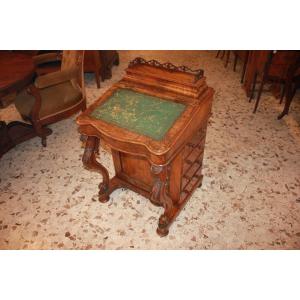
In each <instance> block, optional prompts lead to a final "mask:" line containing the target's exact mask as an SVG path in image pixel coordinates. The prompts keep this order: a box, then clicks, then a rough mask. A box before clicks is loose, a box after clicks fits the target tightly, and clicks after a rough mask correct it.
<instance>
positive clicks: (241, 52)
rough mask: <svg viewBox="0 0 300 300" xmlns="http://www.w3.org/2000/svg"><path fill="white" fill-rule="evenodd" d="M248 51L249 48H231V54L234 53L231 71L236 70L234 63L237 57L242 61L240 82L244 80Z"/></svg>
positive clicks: (235, 63)
mask: <svg viewBox="0 0 300 300" xmlns="http://www.w3.org/2000/svg"><path fill="white" fill-rule="evenodd" d="M249 52H250V51H249V50H233V54H234V62H233V71H234V72H235V71H236V65H237V61H238V59H240V60H241V61H242V62H243V68H242V78H241V83H243V82H244V77H245V72H246V66H247V63H248V58H249Z"/></svg>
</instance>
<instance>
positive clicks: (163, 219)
mask: <svg viewBox="0 0 300 300" xmlns="http://www.w3.org/2000/svg"><path fill="white" fill-rule="evenodd" d="M169 171H170V170H169V167H168V166H158V165H152V166H151V172H152V174H153V175H154V176H155V180H154V185H153V188H152V192H151V197H150V200H151V202H152V203H153V204H155V205H158V206H163V207H164V209H165V211H164V213H163V214H162V215H161V216H160V218H159V222H158V228H157V233H158V234H159V235H160V236H165V235H167V234H168V233H169V226H170V223H171V221H172V220H171V218H172V211H173V208H174V206H173V202H172V199H171V197H170V196H169V195H168V193H167V191H168V188H169Z"/></svg>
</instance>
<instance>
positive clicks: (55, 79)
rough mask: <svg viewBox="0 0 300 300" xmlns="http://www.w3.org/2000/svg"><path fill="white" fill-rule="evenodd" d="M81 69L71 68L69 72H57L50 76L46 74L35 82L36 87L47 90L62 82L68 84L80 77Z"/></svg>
mask: <svg viewBox="0 0 300 300" xmlns="http://www.w3.org/2000/svg"><path fill="white" fill-rule="evenodd" d="M78 72H79V68H78V67H74V68H70V69H68V70H63V71H57V72H52V73H49V74H45V75H42V76H39V77H38V78H37V79H36V80H35V82H34V85H35V86H36V87H37V88H39V89H43V88H47V87H49V86H52V85H56V84H59V83H62V82H66V81H69V80H72V79H75V78H76V77H77V75H78Z"/></svg>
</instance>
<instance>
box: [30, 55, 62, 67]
mask: <svg viewBox="0 0 300 300" xmlns="http://www.w3.org/2000/svg"><path fill="white" fill-rule="evenodd" d="M61 57H62V55H61V53H45V54H40V55H36V56H33V58H32V59H33V62H34V64H35V65H41V64H45V63H48V62H52V61H60V60H61Z"/></svg>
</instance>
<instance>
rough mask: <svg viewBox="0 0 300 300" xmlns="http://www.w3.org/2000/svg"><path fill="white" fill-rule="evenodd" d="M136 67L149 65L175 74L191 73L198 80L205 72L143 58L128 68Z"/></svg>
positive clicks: (136, 60)
mask: <svg viewBox="0 0 300 300" xmlns="http://www.w3.org/2000/svg"><path fill="white" fill-rule="evenodd" d="M134 65H149V66H152V67H156V68H161V69H166V70H169V71H175V72H185V73H190V74H192V75H194V76H195V77H196V79H197V80H198V79H200V78H202V77H203V75H204V71H203V70H202V69H197V70H191V69H190V68H188V67H187V66H175V65H173V64H172V63H170V62H166V63H160V62H159V61H157V60H155V59H152V60H148V61H147V60H145V59H144V58H142V57H137V58H135V59H134V60H132V61H131V62H130V63H129V65H128V67H132V66H134Z"/></svg>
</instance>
